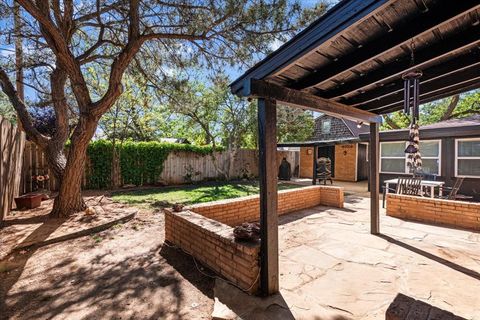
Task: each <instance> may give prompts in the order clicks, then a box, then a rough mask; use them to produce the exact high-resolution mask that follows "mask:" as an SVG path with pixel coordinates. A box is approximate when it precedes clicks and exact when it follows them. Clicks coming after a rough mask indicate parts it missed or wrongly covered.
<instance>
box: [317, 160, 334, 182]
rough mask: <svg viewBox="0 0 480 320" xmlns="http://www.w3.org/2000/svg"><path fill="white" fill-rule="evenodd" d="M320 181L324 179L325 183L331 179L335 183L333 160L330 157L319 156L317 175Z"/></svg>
mask: <svg viewBox="0 0 480 320" xmlns="http://www.w3.org/2000/svg"><path fill="white" fill-rule="evenodd" d="M315 178H316V179H318V182H319V183H320V182H321V181H323V184H324V185H326V184H327V180H330V184H333V180H332V161H331V160H330V159H329V158H323V157H322V158H319V159H318V162H317V176H316V177H315Z"/></svg>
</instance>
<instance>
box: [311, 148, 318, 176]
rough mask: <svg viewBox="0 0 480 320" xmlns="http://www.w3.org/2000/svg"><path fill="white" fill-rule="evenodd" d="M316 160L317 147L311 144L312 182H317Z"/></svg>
mask: <svg viewBox="0 0 480 320" xmlns="http://www.w3.org/2000/svg"><path fill="white" fill-rule="evenodd" d="M317 160H318V147H317V146H313V166H312V167H313V173H312V174H313V176H312V184H313V185H316V184H317Z"/></svg>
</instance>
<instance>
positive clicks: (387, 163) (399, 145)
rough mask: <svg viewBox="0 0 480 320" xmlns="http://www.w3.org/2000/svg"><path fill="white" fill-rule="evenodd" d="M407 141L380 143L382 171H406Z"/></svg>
mask: <svg viewBox="0 0 480 320" xmlns="http://www.w3.org/2000/svg"><path fill="white" fill-rule="evenodd" d="M405 160H406V158H405V142H403V141H402V142H382V143H380V170H381V172H391V173H405V170H406V164H405V163H406V162H405Z"/></svg>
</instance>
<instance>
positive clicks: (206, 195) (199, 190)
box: [112, 182, 301, 208]
mask: <svg viewBox="0 0 480 320" xmlns="http://www.w3.org/2000/svg"><path fill="white" fill-rule="evenodd" d="M299 187H301V186H299V185H295V184H289V183H280V184H279V185H278V189H279V190H285V189H294V188H299ZM258 192H259V186H258V182H228V183H227V182H225V183H208V184H199V185H188V186H178V187H163V188H148V189H140V190H132V191H121V192H116V193H114V194H113V195H112V198H113V200H115V201H119V202H122V203H127V204H131V205H136V206H144V207H151V208H159V207H168V206H171V205H172V204H174V203H181V204H185V205H190V204H195V203H202V202H209V201H215V200H222V199H231V198H238V197H243V196H249V195H254V194H258Z"/></svg>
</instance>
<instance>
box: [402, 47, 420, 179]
mask: <svg viewBox="0 0 480 320" xmlns="http://www.w3.org/2000/svg"><path fill="white" fill-rule="evenodd" d="M414 50H415V44H414V42H413V39H412V48H411V61H410V63H411V66H412V67H413V66H414V65H415V55H414ZM422 75H423V73H422V71H421V70H418V69H414V70H412V71H408V72H406V73H404V74H403V75H402V79H403V83H404V95H403V97H404V104H403V112H404V113H405V114H406V115H407V116H410V115H411V117H412V120H411V123H410V134H409V139H408V140H409V141H408V146H407V148H406V149H405V153H406V154H408V157H407V165H408V167H409V170H410V172H412V173H415V172H418V171H421V170H422V158H421V154H420V147H419V143H420V134H419V131H418V119H419V117H420V110H419V96H420V78H421V77H422Z"/></svg>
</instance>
